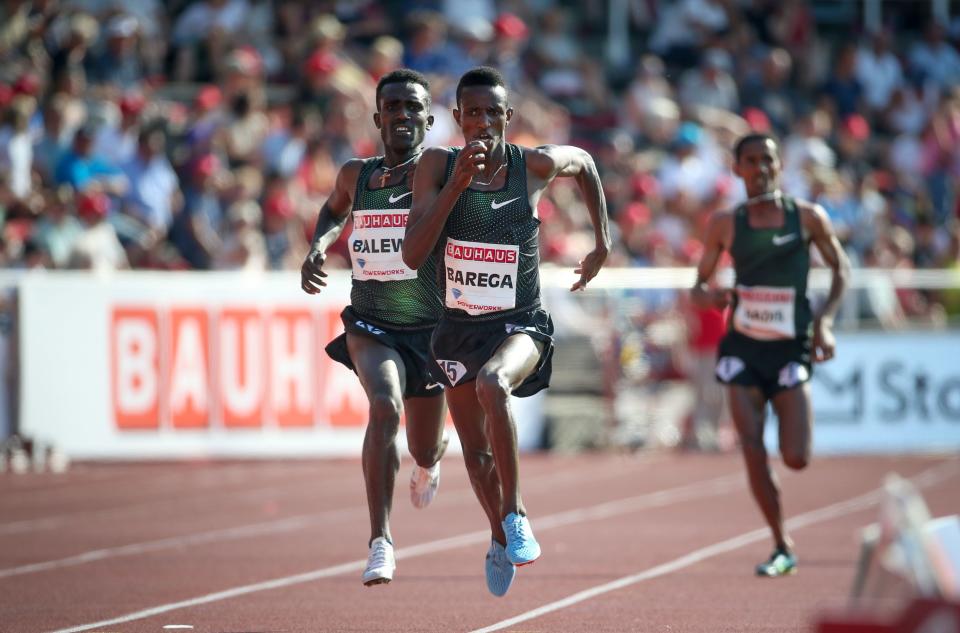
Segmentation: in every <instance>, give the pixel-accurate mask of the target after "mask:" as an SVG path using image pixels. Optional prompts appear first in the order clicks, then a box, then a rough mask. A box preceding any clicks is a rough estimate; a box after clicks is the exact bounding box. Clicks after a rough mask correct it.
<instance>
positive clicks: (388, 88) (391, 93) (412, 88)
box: [380, 82, 430, 103]
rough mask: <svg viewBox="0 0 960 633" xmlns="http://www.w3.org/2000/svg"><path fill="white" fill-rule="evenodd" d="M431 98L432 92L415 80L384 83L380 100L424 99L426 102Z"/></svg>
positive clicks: (384, 101) (382, 101)
mask: <svg viewBox="0 0 960 633" xmlns="http://www.w3.org/2000/svg"><path fill="white" fill-rule="evenodd" d="M429 100H430V94H429V93H428V92H427V90H426V88H424V87H423V86H421V85H420V84H417V83H413V82H404V83H401V82H395V83H389V84H386V85H384V86H383V87H382V88H380V102H381V103H386V102H387V101H422V102H424V103H426V102H427V101H429Z"/></svg>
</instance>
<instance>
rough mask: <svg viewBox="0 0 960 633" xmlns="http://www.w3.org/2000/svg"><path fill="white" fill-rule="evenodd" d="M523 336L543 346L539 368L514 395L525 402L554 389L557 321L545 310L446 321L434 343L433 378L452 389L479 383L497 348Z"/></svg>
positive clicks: (440, 327)
mask: <svg viewBox="0 0 960 633" xmlns="http://www.w3.org/2000/svg"><path fill="white" fill-rule="evenodd" d="M519 333H523V334H526V335H528V336H530V337H531V338H532V339H533V340H535V341H538V342H540V343H542V344H543V353H542V354H540V361H539V362H538V363H537V366H536V368H535V369H534V371H533V372H532V373H531V374H530V375H529V376H527V378H526V380H524V381H523V383H522V384H521V385H520V386H519V387H517V388H516V389H515V390H514V391H513V395H515V396H518V397H521V398H523V397H526V396H532V395H533V394H535V393H537V392H538V391H541V390H542V389H546V388H547V387H549V386H550V374H551V373H552V371H553V366H552V359H553V319H551V318H550V315H549V314H548V313H547V311H546V310H543V309H541V308H534V309H532V310H528V311H526V312H518V313H513V314H510V315H508V316H505V317H502V318H499V319H491V320H488V321H473V320H469V319H454V318H450V317H446V316H444V317H442V318H441V319H440V323H438V324H437V327H436V329H435V330H434V331H433V338H432V339H431V341H430V351H431V353H432V355H433V363H432V364H431V365H430V375H431V377H432V378H433V379H434V380H436V381H437V382H442V383H443V384H444V385H448V386H450V387H453V386H454V385H461V384H463V383H465V382H470V381H471V380H475V379H476V377H477V372H478V371H480V368H481V367H483V365H484V364H485V363H486V362H487V361H488V360H490V357H491V356H493V354H494V352H496V351H497V348H498V347H500V345H501V344H502V343H503V342H504V341H505V340H507V338H508V337H510V336H513V335H514V334H519Z"/></svg>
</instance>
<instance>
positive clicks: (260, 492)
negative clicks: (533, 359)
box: [0, 456, 665, 536]
mask: <svg viewBox="0 0 960 633" xmlns="http://www.w3.org/2000/svg"><path fill="white" fill-rule="evenodd" d="M628 460H629V461H630V462H631V464H632V465H639V466H643V467H647V466H650V465H655V464H657V463H660V462H663V461H665V458H663V457H662V456H653V457H647V458H644V459H638V458H635V457H630V458H628ZM410 463H411V462H408V461H405V462H404V465H405V466H406V465H409V464H410ZM623 476H624V465H623V464H622V463H620V462H616V463H615V464H614V468H610V469H606V468H601V469H595V470H591V471H590V472H589V473H588V474H586V475H584V474H583V473H582V472H581V471H579V470H577V471H568V472H564V473H561V474H550V475H538V476H533V477H530V478H529V479H526V480H524V485H523V489H524V490H526V491H528V492H530V491H535V490H537V489H541V488H553V487H554V486H556V485H557V484H558V483H559V482H560V481H561V480H563V481H573V482H582V481H590V480H596V479H604V478H606V477H623ZM304 478H306V476H304ZM317 481H320V479H319V475H318V479H317ZM331 481H334V482H335V483H336V485H340V486H343V485H348V483H349V482H353V481H357V477H356V476H354V475H349V476H341V477H338V478H337V479H335V480H331V479H330V478H326V479H323V483H324V485H329V484H330V483H331ZM221 483H223V482H221ZM231 483H242V482H231ZM297 483H302V482H300V481H297ZM184 485H192V483H191V482H187V483H185V484H184V483H181V487H182V486H184ZM290 486H291V484H290V483H289V482H275V483H272V484H267V485H263V486H260V487H259V488H244V489H242V490H232V491H228V492H221V491H220V490H216V489H204V490H203V491H202V493H201V494H198V495H197V496H190V497H165V498H163V499H155V500H152V501H146V502H142V503H136V504H126V505H122V506H116V507H112V508H102V509H100V510H80V511H78V512H73V513H70V514H61V515H54V516H46V517H37V518H33V519H21V520H19V521H11V522H9V523H0V536H5V535H9V534H20V533H24V532H37V531H40V530H49V529H56V528H58V527H62V526H67V525H69V526H71V528H72V527H75V526H76V522H77V521H78V520H91V519H92V520H97V519H105V518H109V517H111V516H115V515H125V514H128V513H130V512H131V511H141V512H142V511H144V510H150V511H153V510H155V509H156V508H157V507H164V506H176V505H178V504H183V505H190V504H193V505H196V504H199V503H202V502H203V500H204V498H205V497H209V496H211V495H214V496H216V497H217V499H218V500H220V499H232V498H239V499H240V500H241V501H251V500H255V499H256V498H258V497H268V498H269V499H278V498H279V499H283V498H286V497H290V496H295V495H298V494H302V487H299V486H298V487H296V488H295V489H293V490H291V489H290ZM461 491H467V492H470V494H471V495H472V494H473V493H472V491H471V490H470V488H463V489H460V490H458V491H457V492H458V493H459V492H461ZM448 494H449V493H448ZM470 498H473V497H472V496H471V497H470ZM359 507H361V509H364V510H365V509H366V505H364V506H359Z"/></svg>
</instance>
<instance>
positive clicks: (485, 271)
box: [403, 67, 610, 596]
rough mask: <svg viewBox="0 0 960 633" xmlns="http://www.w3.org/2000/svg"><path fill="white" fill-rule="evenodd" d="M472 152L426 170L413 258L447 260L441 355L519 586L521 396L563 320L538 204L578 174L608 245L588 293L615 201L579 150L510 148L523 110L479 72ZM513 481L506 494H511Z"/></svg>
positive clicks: (532, 554) (510, 573)
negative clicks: (555, 305) (545, 283)
mask: <svg viewBox="0 0 960 633" xmlns="http://www.w3.org/2000/svg"><path fill="white" fill-rule="evenodd" d="M453 114H454V118H455V119H456V120H457V123H458V125H459V126H460V130H461V132H462V133H463V138H464V141H465V142H466V145H465V146H464V147H463V148H450V149H447V148H431V149H428V150H427V151H426V152H424V155H423V158H422V159H421V165H420V167H419V168H418V169H417V177H416V182H415V185H414V195H413V198H414V200H413V208H412V209H411V211H410V220H409V222H408V224H407V233H406V237H405V238H404V241H403V259H404V261H405V262H406V263H407V264H408V265H409V266H410V267H411V268H422V266H423V265H424V264H425V262H427V261H429V255H430V254H431V253H435V254H436V256H437V257H438V258H442V259H439V260H438V263H439V264H440V265H439V268H440V292H441V294H442V297H443V300H444V305H445V309H444V315H443V318H442V319H441V320H440V323H439V324H438V325H437V329H436V330H435V331H434V334H433V339H432V341H431V352H432V355H433V359H434V361H435V363H436V365H435V366H434V369H439V371H438V372H437V373H436V376H437V378H438V380H443V381H444V382H445V384H446V385H447V386H448V388H447V402H448V404H449V406H450V413H451V414H452V416H453V422H454V425H455V426H456V428H457V433H458V435H459V436H460V442H461V444H462V446H463V453H464V461H465V464H466V467H467V472H468V473H469V475H470V481H471V483H472V484H473V488H474V491H475V492H476V494H477V497H478V499H479V500H480V504H481V505H482V506H483V508H484V510H485V512H486V514H487V518H488V520H489V522H490V527H491V531H492V540H491V544H490V548H489V550H488V552H487V559H486V577H487V588H488V589H489V590H490V592H491V593H493V594H494V595H496V596H502V595H504V594H505V593H506V592H507V590H508V589H509V588H510V584H511V583H512V582H513V577H514V574H515V569H514V566H515V565H525V564H528V563H532V562H533V561H534V560H536V559H537V557H539V556H540V546H539V544H538V543H537V541H536V539H535V538H534V536H533V531H532V530H531V528H530V523H529V521H528V520H527V512H526V509H525V508H524V506H523V502H522V501H521V498H520V484H519V467H520V463H519V462H520V460H519V457H518V455H517V437H516V425H515V423H514V419H513V413H512V411H511V409H510V399H509V396H510V395H511V394H512V395H516V396H530V395H533V394H535V393H537V392H538V391H540V390H541V389H544V388H546V387H547V385H548V384H549V380H550V358H551V354H552V352H553V338H552V334H553V322H552V321H551V319H550V315H549V314H547V312H546V311H545V310H544V309H543V308H542V307H541V306H540V274H539V273H540V271H539V263H540V261H539V260H540V257H539V244H538V240H539V225H540V220H539V219H538V218H537V214H536V208H537V202H538V201H539V199H540V196H541V194H542V193H543V191H544V190H545V189H546V188H547V185H549V184H550V183H551V182H552V181H553V179H554V178H557V177H560V176H569V177H574V178H576V180H577V184H578V185H579V186H580V190H581V192H582V193H583V197H584V200H585V201H586V204H587V208H588V210H589V212H590V220H591V222H592V224H593V228H594V235H595V240H596V246H595V248H594V249H593V250H592V251H591V252H590V253H588V254H587V255H586V256H585V257H584V259H583V260H582V261H581V263H580V267H579V268H577V269H576V272H577V274H579V275H580V279H579V280H578V281H577V282H576V283H575V284H573V287H572V288H571V290H580V289H583V288H585V287H586V285H587V283H588V282H589V281H590V280H591V279H593V278H594V276H596V274H597V273H598V272H599V270H600V267H601V266H602V265H603V262H604V260H605V259H606V257H607V252H608V250H609V247H610V235H609V231H608V228H607V210H606V202H605V200H604V197H603V190H602V188H601V186H600V178H599V176H598V174H597V169H596V166H595V165H594V162H593V159H592V158H591V157H590V155H589V154H587V153H586V152H584V151H583V150H581V149H579V148H576V147H571V146H567V145H547V146H543V147H538V148H534V149H531V148H527V147H521V146H519V145H512V144H508V143H506V142H505V141H504V133H505V130H506V126H507V124H508V123H509V122H510V119H511V118H512V116H513V109H512V108H511V107H510V105H509V103H508V100H507V89H506V86H505V85H504V81H503V77H501V76H500V73H499V72H497V71H496V70H494V69H492V68H487V67H481V68H475V69H473V70H470V71H468V72H467V73H466V74H464V75H463V77H461V78H460V82H459V84H458V85H457V109H455V110H454V112H453ZM501 482H502V487H501V485H500V484H501Z"/></svg>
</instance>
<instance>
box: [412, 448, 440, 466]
mask: <svg viewBox="0 0 960 633" xmlns="http://www.w3.org/2000/svg"><path fill="white" fill-rule="evenodd" d="M408 448H409V449H410V455H411V457H413V460H414V461H415V462H417V464H419V465H421V466H423V467H425V468H426V467H428V466H433V465H434V464H436V463H437V462H438V461H440V450H441V445H439V444H438V445H434V446H414V445H413V444H410V445H409V447H408Z"/></svg>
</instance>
